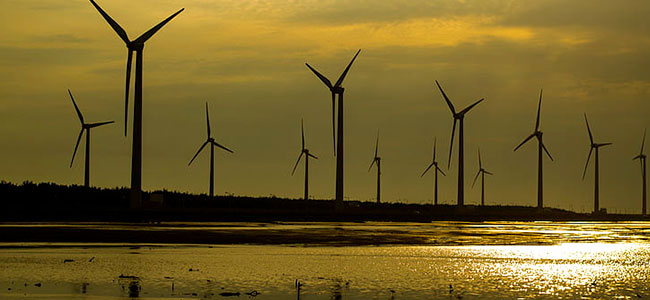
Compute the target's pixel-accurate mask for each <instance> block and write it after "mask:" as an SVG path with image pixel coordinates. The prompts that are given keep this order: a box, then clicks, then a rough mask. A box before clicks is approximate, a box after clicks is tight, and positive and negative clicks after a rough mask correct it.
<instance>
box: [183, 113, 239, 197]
mask: <svg viewBox="0 0 650 300" xmlns="http://www.w3.org/2000/svg"><path fill="white" fill-rule="evenodd" d="M205 119H206V121H207V126H208V138H207V140H206V141H205V142H204V143H203V145H201V148H199V151H197V152H196V154H194V157H192V160H190V163H189V164H187V165H188V166H189V165H191V164H192V162H193V161H194V159H195V158H196V157H197V156H198V155H199V153H201V150H203V148H204V147H205V145H207V144H210V197H212V196H214V146H217V147H219V148H221V149H223V150H226V151H228V152H230V153H233V152H232V150H230V149H228V148H226V147H224V146H222V145H220V144H219V143H217V142H215V141H214V138H212V134H211V132H210V115H209V114H208V103H207V102H206V103H205Z"/></svg>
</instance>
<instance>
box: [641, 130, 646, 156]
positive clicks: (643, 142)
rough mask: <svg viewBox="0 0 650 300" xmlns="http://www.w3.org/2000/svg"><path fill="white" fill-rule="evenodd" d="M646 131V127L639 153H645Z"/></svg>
mask: <svg viewBox="0 0 650 300" xmlns="http://www.w3.org/2000/svg"><path fill="white" fill-rule="evenodd" d="M645 133H646V129H643V140H642V141H641V152H639V154H643V146H644V145H645Z"/></svg>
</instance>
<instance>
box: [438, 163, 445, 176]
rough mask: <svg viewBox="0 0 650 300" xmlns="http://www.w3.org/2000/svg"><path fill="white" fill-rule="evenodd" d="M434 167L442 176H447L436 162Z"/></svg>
mask: <svg viewBox="0 0 650 300" xmlns="http://www.w3.org/2000/svg"><path fill="white" fill-rule="evenodd" d="M436 169H437V170H438V171H440V174H442V176H447V174H445V172H443V171H442V169H440V168H439V167H438V164H436Z"/></svg>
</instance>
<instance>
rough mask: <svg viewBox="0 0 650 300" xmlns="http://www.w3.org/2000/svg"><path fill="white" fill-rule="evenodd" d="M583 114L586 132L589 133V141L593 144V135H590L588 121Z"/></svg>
mask: <svg viewBox="0 0 650 300" xmlns="http://www.w3.org/2000/svg"><path fill="white" fill-rule="evenodd" d="M584 115H585V123H587V132H588V133H589V141H590V142H591V144H592V145H593V144H594V136H593V135H591V128H589V121H587V114H584Z"/></svg>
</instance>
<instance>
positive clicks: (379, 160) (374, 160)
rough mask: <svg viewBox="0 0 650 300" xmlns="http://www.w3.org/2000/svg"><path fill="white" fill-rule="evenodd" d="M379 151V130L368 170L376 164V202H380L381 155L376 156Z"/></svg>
mask: <svg viewBox="0 0 650 300" xmlns="http://www.w3.org/2000/svg"><path fill="white" fill-rule="evenodd" d="M378 151H379V132H377V142H376V143H375V156H374V157H373V158H372V162H371V163H370V167H369V168H368V172H370V169H372V165H374V164H377V203H381V157H379V156H378Z"/></svg>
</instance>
